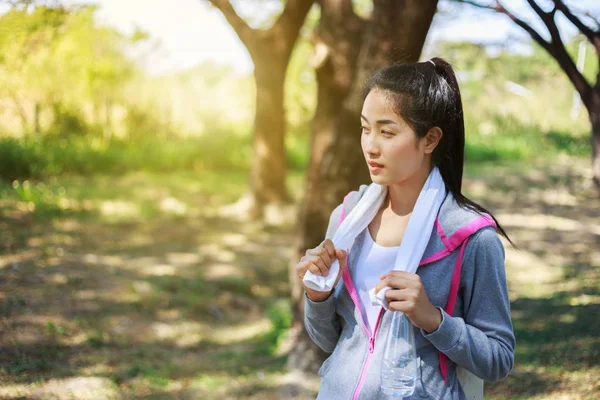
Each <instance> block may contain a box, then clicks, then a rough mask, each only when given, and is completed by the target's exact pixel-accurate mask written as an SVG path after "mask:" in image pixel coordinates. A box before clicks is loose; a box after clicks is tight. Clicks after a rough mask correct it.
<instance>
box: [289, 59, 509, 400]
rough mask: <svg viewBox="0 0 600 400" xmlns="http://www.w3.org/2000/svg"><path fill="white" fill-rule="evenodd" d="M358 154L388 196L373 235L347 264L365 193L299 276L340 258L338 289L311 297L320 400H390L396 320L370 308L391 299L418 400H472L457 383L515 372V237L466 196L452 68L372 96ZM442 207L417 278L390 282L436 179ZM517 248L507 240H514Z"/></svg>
mask: <svg viewBox="0 0 600 400" xmlns="http://www.w3.org/2000/svg"><path fill="white" fill-rule="evenodd" d="M365 95H366V96H365V100H364V105H363V109H362V115H361V124H362V133H361V146H362V150H363V154H364V157H365V160H366V162H367V164H368V167H369V169H370V173H371V179H372V180H373V182H374V183H378V184H380V185H382V186H383V185H384V186H386V187H387V195H386V198H385V200H384V201H383V205H382V206H381V208H380V209H379V210H378V212H377V214H376V215H375V217H374V218H373V220H372V221H371V222H370V223H369V225H368V228H367V229H365V230H364V231H363V232H362V233H361V234H359V235H358V236H357V237H356V240H355V241H354V245H353V246H352V248H351V249H350V252H349V253H347V252H346V251H344V250H342V249H335V248H334V246H333V242H332V241H331V240H330V239H329V238H332V237H333V235H334V233H335V232H336V230H337V228H338V226H339V225H340V222H341V220H342V218H343V216H345V215H347V214H349V213H350V212H351V211H352V209H353V208H354V206H355V205H356V204H357V203H358V202H359V200H360V198H361V196H362V195H363V194H364V193H365V190H366V188H367V186H366V185H363V186H361V188H360V190H359V191H356V192H351V193H349V194H348V195H347V196H346V198H345V200H344V203H343V204H340V205H339V206H338V207H337V208H336V209H335V210H334V211H333V213H332V214H331V218H330V222H329V227H328V230H327V234H326V237H327V238H328V239H326V240H325V241H324V242H323V243H321V244H320V245H319V246H318V247H316V248H314V249H310V250H308V251H307V252H306V255H305V256H304V257H302V259H301V260H300V262H299V263H298V264H297V272H298V274H299V276H300V278H301V279H303V278H304V276H305V275H306V273H307V271H311V272H312V273H313V274H315V275H320V276H328V274H329V268H330V267H331V265H332V263H333V261H334V260H335V259H336V258H337V259H338V260H339V261H340V272H339V276H338V277H337V279H338V280H337V281H336V283H335V287H334V289H333V290H332V291H330V292H321V291H316V290H313V289H310V288H309V287H307V286H305V292H306V304H305V325H306V329H307V331H308V333H309V335H310V336H311V338H312V340H313V341H314V342H315V343H316V344H317V345H318V346H319V347H321V348H322V349H323V350H324V351H325V352H327V353H332V354H331V355H330V356H329V358H328V359H327V360H326V361H325V362H324V363H323V365H322V366H321V369H320V370H319V375H320V376H321V388H320V391H319V396H318V399H327V400H328V399H340V400H344V399H383V398H387V397H386V396H385V395H384V394H383V393H382V391H381V389H380V384H381V381H380V372H381V370H380V367H381V358H382V353H383V348H384V346H385V339H386V337H387V330H388V329H389V326H390V320H391V316H392V313H390V312H385V311H382V307H380V306H375V305H373V303H371V301H369V295H368V291H369V290H371V289H372V288H375V290H376V292H378V291H379V290H381V289H382V288H385V287H389V288H391V290H388V291H387V292H385V300H386V301H387V302H388V307H389V309H390V310H397V311H402V312H404V313H405V314H406V316H407V317H408V318H409V319H410V321H411V322H412V324H413V325H414V329H415V330H414V333H415V343H416V348H417V357H418V360H417V369H418V375H419V378H418V379H417V384H416V389H415V392H414V394H413V395H412V396H411V397H410V398H411V399H422V398H434V399H465V398H466V395H465V391H464V390H463V389H464V388H463V387H462V386H461V380H460V379H459V378H458V376H457V372H458V371H465V370H466V371H469V372H470V373H472V374H474V375H475V376H477V377H479V378H481V379H484V380H486V381H498V380H500V379H503V378H504V377H506V376H507V375H508V373H509V372H510V370H511V369H512V367H513V362H514V347H515V338H514V334H513V328H512V322H511V319H510V303H509V299H508V290H507V286H506V276H505V271H504V247H503V245H502V242H501V241H500V240H499V237H498V233H500V234H501V235H503V236H505V237H506V238H507V239H508V237H507V235H506V233H505V232H504V230H503V229H502V227H501V226H500V225H499V224H498V222H497V221H496V219H495V218H494V217H492V216H491V214H490V213H489V212H488V211H487V210H486V209H484V208H483V207H481V206H480V205H478V204H476V203H474V202H473V201H471V200H469V199H467V198H466V197H465V196H464V195H463V194H462V193H461V186H462V175H463V154H464V143H465V133H464V121H463V112H462V103H461V97H460V91H459V88H458V83H457V80H456V77H455V74H454V71H453V70H452V67H451V66H450V65H449V64H448V63H447V62H446V61H444V60H442V59H439V58H434V59H432V60H429V61H427V62H423V63H417V64H403V65H392V66H389V67H387V68H384V69H382V70H380V71H378V72H376V73H375V74H373V75H372V76H371V77H370V79H369V80H368V81H367V83H366V85H365ZM434 168H437V169H438V170H439V173H440V175H441V177H442V179H443V186H445V190H446V193H447V194H446V197H445V199H444V200H443V202H442V204H441V206H440V207H439V210H438V211H437V218H436V220H435V226H434V227H433V229H432V230H431V232H424V234H426V235H427V236H426V238H429V239H428V244H427V247H426V249H425V252H424V254H423V258H422V261H421V263H420V264H419V267H418V269H417V273H416V274H411V273H407V272H403V271H397V270H393V266H394V260H395V257H396V254H397V252H398V249H399V248H400V244H401V243H402V240H403V236H404V233H405V230H406V227H407V225H408V221H409V219H410V217H411V214H412V212H413V209H414V207H415V203H416V202H417V199H418V197H419V194H420V192H421V190H422V188H423V186H424V184H425V182H426V180H427V178H428V176H429V174H430V173H431V171H432V169H434ZM509 241H510V239H509Z"/></svg>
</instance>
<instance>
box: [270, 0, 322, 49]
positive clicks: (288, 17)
mask: <svg viewBox="0 0 600 400" xmlns="http://www.w3.org/2000/svg"><path fill="white" fill-rule="evenodd" d="M314 2H315V0H288V1H287V2H286V5H285V9H284V10H283V12H282V13H281V15H280V16H279V18H278V19H277V21H276V22H275V24H274V25H273V27H272V28H271V29H273V30H274V31H275V32H277V31H278V30H279V31H281V32H283V33H284V35H285V36H286V38H291V39H293V41H295V39H296V35H298V32H299V31H300V28H301V27H302V25H303V24H304V20H305V18H306V14H308V11H309V10H310V8H311V7H312V5H313V3H314Z"/></svg>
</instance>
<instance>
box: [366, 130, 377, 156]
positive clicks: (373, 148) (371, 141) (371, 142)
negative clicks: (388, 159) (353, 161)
mask: <svg viewBox="0 0 600 400" xmlns="http://www.w3.org/2000/svg"><path fill="white" fill-rule="evenodd" d="M365 152H366V153H367V154H369V156H376V155H378V154H379V146H378V144H377V139H376V138H375V135H370V136H369V137H368V138H367V139H366V143H365Z"/></svg>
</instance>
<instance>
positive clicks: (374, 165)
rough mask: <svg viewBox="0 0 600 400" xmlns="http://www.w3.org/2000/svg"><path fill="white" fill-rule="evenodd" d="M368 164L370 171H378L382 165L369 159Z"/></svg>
mask: <svg viewBox="0 0 600 400" xmlns="http://www.w3.org/2000/svg"><path fill="white" fill-rule="evenodd" d="M368 164H369V169H370V170H371V172H379V171H381V169H382V168H383V167H384V166H383V165H382V164H379V163H376V162H375V161H369V162H368Z"/></svg>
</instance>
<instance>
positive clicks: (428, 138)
mask: <svg viewBox="0 0 600 400" xmlns="http://www.w3.org/2000/svg"><path fill="white" fill-rule="evenodd" d="M443 135H444V133H443V132H442V130H441V129H440V127H438V126H434V127H433V128H431V129H430V130H429V132H427V135H425V137H424V138H423V144H424V145H425V149H424V151H425V154H431V153H433V151H434V150H435V148H436V147H437V145H438V144H439V143H440V140H442V136H443Z"/></svg>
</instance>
